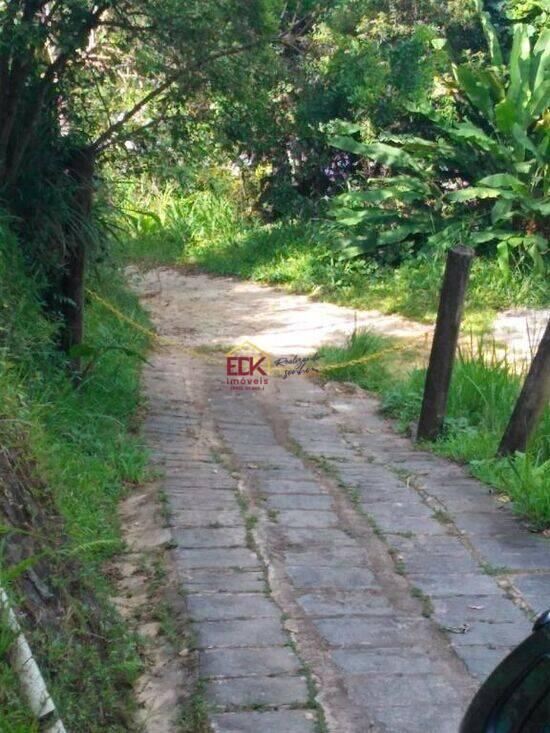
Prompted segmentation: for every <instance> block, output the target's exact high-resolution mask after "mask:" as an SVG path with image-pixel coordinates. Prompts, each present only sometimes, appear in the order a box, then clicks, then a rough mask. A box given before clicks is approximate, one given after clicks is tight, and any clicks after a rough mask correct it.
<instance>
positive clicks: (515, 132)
mask: <svg viewBox="0 0 550 733" xmlns="http://www.w3.org/2000/svg"><path fill="white" fill-rule="evenodd" d="M482 18H483V20H484V27H485V30H486V33H487V38H488V44H489V49H490V65H481V66H480V65H478V64H477V63H475V62H473V61H471V62H468V63H464V64H459V65H453V74H454V80H455V84H456V87H455V93H456V94H458V95H459V114H458V120H456V121H448V120H446V119H445V118H444V117H443V116H442V115H441V114H440V113H439V112H437V110H436V109H434V108H433V107H429V108H428V107H425V108H418V112H419V113H421V114H423V115H424V117H426V118H427V119H428V120H429V121H430V122H431V123H432V131H431V136H430V137H419V136H411V135H401V136H395V135H389V134H384V135H380V136H379V137H378V139H377V140H375V141H372V142H367V143H361V142H358V141H356V140H355V139H354V138H353V137H349V136H348V137H346V136H343V135H341V136H335V137H334V138H333V139H332V144H333V145H335V146H336V147H338V148H339V149H342V150H345V151H347V152H349V153H353V154H355V155H359V156H365V157H366V158H368V159H369V160H370V161H372V162H373V164H375V165H376V166H379V167H381V168H382V169H383V171H384V175H380V174H379V175H378V176H376V177H369V178H367V180H366V186H365V187H364V188H362V187H357V186H353V187H352V188H351V189H350V190H349V191H348V192H346V193H344V194H342V195H340V196H338V197H337V198H336V199H335V200H334V206H333V215H334V217H335V219H336V221H337V222H338V224H340V225H341V226H343V227H349V228H351V230H352V232H353V233H352V235H351V236H349V237H345V238H344V241H343V246H344V248H345V250H346V251H347V252H348V253H349V254H350V256H354V255H358V254H370V255H375V254H378V255H381V256H386V257H387V256H388V253H389V257H390V260H391V259H394V260H399V259H400V258H402V257H403V254H407V253H414V252H416V251H418V250H419V249H420V250H422V249H424V250H427V251H430V250H436V251H437V250H441V249H445V248H447V247H449V246H451V245H453V244H455V243H457V242H461V243H469V244H472V245H474V246H479V247H480V248H481V249H482V250H483V249H485V250H486V249H487V248H488V247H490V246H493V247H495V246H496V250H497V253H498V262H499V264H500V266H501V268H502V270H503V272H504V273H505V274H509V273H510V268H511V263H512V262H515V263H516V264H518V261H519V264H521V265H525V264H526V260H527V261H528V264H529V265H530V266H531V267H533V268H534V269H535V271H536V272H538V273H539V274H540V275H541V276H542V275H544V272H545V262H544V258H545V255H547V253H548V239H547V219H548V215H549V214H550V204H549V203H548V198H547V196H548V182H549V177H548V147H549V143H550V128H549V125H548V115H549V114H550V112H549V111H548V96H549V92H550V63H549V62H550V30H548V29H543V30H542V31H541V32H540V34H539V35H538V37H536V36H535V31H534V29H533V28H531V27H530V26H527V25H525V24H517V25H515V27H514V31H513V45H512V49H511V52H510V58H509V60H508V62H507V63H506V64H505V62H504V59H503V52H502V49H501V47H500V44H499V42H498V38H497V36H496V32H495V29H494V27H493V26H492V24H490V22H489V21H488V19H487V14H485V13H484V14H482ZM344 127H347V131H348V132H352V133H353V132H357V131H359V127H358V126H350V125H344ZM493 251H494V249H493Z"/></svg>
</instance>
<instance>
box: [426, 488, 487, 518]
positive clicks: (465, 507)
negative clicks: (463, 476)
mask: <svg viewBox="0 0 550 733" xmlns="http://www.w3.org/2000/svg"><path fill="white" fill-rule="evenodd" d="M440 500H441V501H442V502H443V504H444V505H445V507H446V509H447V511H449V512H451V513H452V514H455V513H456V514H458V513H460V512H475V511H479V512H480V513H481V512H494V511H495V500H494V499H493V498H492V497H491V496H489V495H488V494H487V492H486V490H485V492H482V491H476V492H475V493H474V492H472V495H471V496H466V495H464V494H462V493H461V492H460V489H457V493H456V496H453V497H445V498H440Z"/></svg>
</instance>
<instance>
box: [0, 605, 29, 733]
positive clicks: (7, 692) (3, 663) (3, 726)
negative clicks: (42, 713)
mask: <svg viewBox="0 0 550 733" xmlns="http://www.w3.org/2000/svg"><path fill="white" fill-rule="evenodd" d="M12 643H13V632H12V631H11V629H10V628H9V626H8V623H7V618H6V614H5V612H2V613H0V730H1V731H2V733H38V724H37V722H36V720H35V719H33V716H32V713H31V712H30V710H29V709H28V708H27V706H26V704H25V702H24V700H23V699H22V697H21V694H20V690H19V681H18V679H17V676H16V674H15V672H14V671H13V669H12V667H11V665H10V664H9V661H8V653H9V650H10V647H11V645H12Z"/></svg>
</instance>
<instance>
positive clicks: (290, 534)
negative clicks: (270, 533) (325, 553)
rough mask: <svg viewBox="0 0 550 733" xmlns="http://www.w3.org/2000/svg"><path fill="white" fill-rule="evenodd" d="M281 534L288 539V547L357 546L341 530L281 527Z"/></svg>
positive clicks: (353, 539)
mask: <svg viewBox="0 0 550 733" xmlns="http://www.w3.org/2000/svg"><path fill="white" fill-rule="evenodd" d="M280 529H281V532H282V534H283V535H284V537H285V538H286V541H287V543H288V544H287V547H291V546H296V545H300V546H301V545H304V546H307V545H317V546H318V547H320V546H321V545H326V546H331V547H338V546H343V545H348V546H351V547H356V546H357V541H356V540H355V538H354V537H352V536H351V535H349V534H348V533H347V532H344V531H343V530H341V529H332V528H328V529H323V531H322V532H319V530H318V529H306V528H305V527H281V528H280Z"/></svg>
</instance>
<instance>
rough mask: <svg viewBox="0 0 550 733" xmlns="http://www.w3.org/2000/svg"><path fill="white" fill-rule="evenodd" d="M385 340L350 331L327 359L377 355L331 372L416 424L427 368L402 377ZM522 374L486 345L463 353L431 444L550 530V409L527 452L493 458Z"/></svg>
mask: <svg viewBox="0 0 550 733" xmlns="http://www.w3.org/2000/svg"><path fill="white" fill-rule="evenodd" d="M389 344H391V342H389V341H388V339H385V338H383V337H380V336H379V335H377V334H373V333H370V332H359V333H355V334H353V336H352V337H351V338H350V340H349V343H348V345H347V346H346V347H344V348H341V349H339V348H323V349H321V350H320V352H319V356H320V358H321V365H320V368H321V370H322V364H323V362H325V363H330V364H335V363H338V361H341V362H342V363H343V364H345V362H347V361H349V360H353V359H357V358H361V357H372V356H376V355H377V354H379V355H380V356H379V358H376V359H373V360H371V361H367V362H366V363H365V364H357V365H353V366H345V365H344V366H342V368H340V369H338V368H337V369H331V370H330V372H327V373H326V375H328V377H329V378H330V379H336V380H340V381H353V382H355V383H357V384H359V385H360V386H361V387H363V388H364V389H367V390H371V391H374V392H377V393H378V394H380V395H381V396H382V399H383V406H384V409H385V410H386V412H387V413H388V414H390V415H392V416H393V417H395V418H397V420H398V425H399V426H400V428H401V429H402V430H407V429H408V428H409V426H410V425H411V423H416V421H417V420H418V416H419V413H420V406H421V401H422V392H423V386H424V380H425V370H424V369H413V370H412V371H410V372H409V373H406V374H403V373H402V370H399V369H398V370H396V369H395V368H393V364H394V361H393V360H394V356H393V354H392V352H387V349H388V345H389ZM521 381H522V377H521V376H520V375H517V374H515V373H514V372H513V371H512V369H511V368H510V367H509V365H508V364H507V363H506V361H505V359H502V360H500V361H499V360H498V359H497V358H496V357H487V356H486V355H485V353H484V352H483V350H481V349H480V350H479V351H477V352H475V353H473V354H470V355H467V356H465V355H463V356H461V357H460V358H459V359H458V360H457V362H456V364H455V369H454V372H453V379H452V383H451V390H450V393H449V401H448V406H447V417H446V422H445V430H444V434H443V435H442V437H441V438H440V439H439V440H438V441H437V442H435V443H433V444H426V446H425V447H428V448H430V449H432V450H434V451H435V452H437V453H439V454H441V455H443V456H446V457H448V458H452V459H453V460H455V461H458V462H460V463H464V464H467V465H468V467H469V469H470V471H471V473H472V474H473V475H474V476H476V477H478V478H479V479H481V480H482V481H485V482H486V483H488V484H489V485H490V486H492V487H493V488H494V489H495V490H496V491H497V492H502V493H503V494H506V495H507V496H508V497H509V498H510V499H511V500H512V502H513V507H514V509H515V511H517V512H518V513H520V514H522V515H524V516H526V517H528V518H529V519H530V521H531V522H532V524H533V525H534V526H535V527H536V528H538V529H546V528H548V527H550V491H549V489H548V487H549V486H550V409H546V411H545V412H544V414H543V417H542V420H541V422H540V424H539V426H538V429H537V430H536V432H535V434H534V436H533V437H532V439H531V441H530V444H529V446H528V449H527V452H526V453H525V454H516V456H514V457H512V458H495V453H496V450H497V447H498V443H499V440H500V438H501V437H502V434H503V432H504V429H505V427H506V424H507V422H508V420H509V418H510V415H511V413H512V409H513V406H514V404H515V401H516V399H517V397H518V394H519V390H520V386H521Z"/></svg>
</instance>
